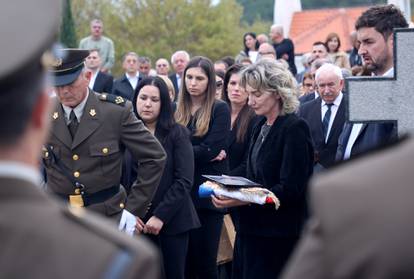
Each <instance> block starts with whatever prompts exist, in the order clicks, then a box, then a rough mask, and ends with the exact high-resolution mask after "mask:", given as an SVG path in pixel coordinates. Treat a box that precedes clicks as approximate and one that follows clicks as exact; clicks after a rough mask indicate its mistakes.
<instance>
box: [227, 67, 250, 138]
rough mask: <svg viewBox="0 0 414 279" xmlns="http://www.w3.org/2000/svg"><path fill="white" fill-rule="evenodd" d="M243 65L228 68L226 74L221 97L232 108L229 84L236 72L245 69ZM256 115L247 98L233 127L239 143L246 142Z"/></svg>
mask: <svg viewBox="0 0 414 279" xmlns="http://www.w3.org/2000/svg"><path fill="white" fill-rule="evenodd" d="M243 67H244V66H243V65H242V64H234V65H233V66H231V67H230V68H229V69H228V70H227V72H226V75H225V76H224V81H223V94H222V95H221V96H222V97H221V98H222V99H223V101H225V102H226V103H227V104H228V105H229V107H230V110H231V109H232V107H231V103H230V99H229V95H228V91H227V86H228V85H229V82H230V78H231V76H232V75H234V74H238V73H239V72H240V70H241V69H243ZM254 116H255V113H254V111H253V109H252V108H251V107H249V106H248V105H247V100H246V104H244V106H243V108H242V109H241V110H240V112H239V114H238V115H237V118H236V120H235V121H234V123H235V124H234V127H233V129H236V142H239V143H241V142H244V140H245V139H246V133H247V132H248V129H249V124H250V121H251V119H252V118H253V117H254Z"/></svg>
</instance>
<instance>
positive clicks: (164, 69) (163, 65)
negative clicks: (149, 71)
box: [155, 59, 170, 76]
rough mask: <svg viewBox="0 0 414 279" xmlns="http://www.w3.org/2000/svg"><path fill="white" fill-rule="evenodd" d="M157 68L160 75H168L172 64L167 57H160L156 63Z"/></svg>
mask: <svg viewBox="0 0 414 279" xmlns="http://www.w3.org/2000/svg"><path fill="white" fill-rule="evenodd" d="M155 68H156V70H157V74H158V75H164V76H166V75H168V71H169V70H170V65H169V64H168V61H167V60H166V59H158V60H157V62H156V63H155Z"/></svg>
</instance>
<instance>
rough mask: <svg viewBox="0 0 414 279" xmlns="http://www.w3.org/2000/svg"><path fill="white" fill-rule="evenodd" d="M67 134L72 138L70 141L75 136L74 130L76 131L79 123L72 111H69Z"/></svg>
mask: <svg viewBox="0 0 414 279" xmlns="http://www.w3.org/2000/svg"><path fill="white" fill-rule="evenodd" d="M69 121H70V122H69V125H68V128H69V132H70V135H71V136H72V139H73V138H74V137H75V134H76V130H77V129H78V126H79V122H78V119H77V118H76V114H75V112H74V111H73V110H71V112H70V115H69Z"/></svg>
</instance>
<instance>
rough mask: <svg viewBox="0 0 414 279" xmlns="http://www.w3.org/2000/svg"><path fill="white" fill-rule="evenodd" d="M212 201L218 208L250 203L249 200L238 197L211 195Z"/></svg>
mask: <svg viewBox="0 0 414 279" xmlns="http://www.w3.org/2000/svg"><path fill="white" fill-rule="evenodd" d="M211 201H212V202H213V204H214V206H215V207H217V208H227V207H235V206H242V205H248V204H250V203H249V202H244V201H239V200H236V199H230V198H226V197H223V196H218V197H216V196H211Z"/></svg>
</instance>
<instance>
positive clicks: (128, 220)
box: [118, 209, 137, 236]
mask: <svg viewBox="0 0 414 279" xmlns="http://www.w3.org/2000/svg"><path fill="white" fill-rule="evenodd" d="M136 223H137V219H136V218H135V216H134V215H133V214H132V213H131V212H129V211H128V210H125V209H124V210H123V211H122V216H121V220H120V221H119V225H118V229H119V230H120V231H123V232H125V233H126V234H127V235H131V236H132V235H134V231H135V225H136Z"/></svg>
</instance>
